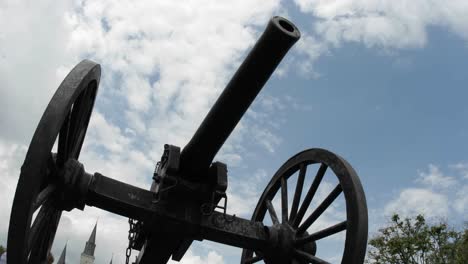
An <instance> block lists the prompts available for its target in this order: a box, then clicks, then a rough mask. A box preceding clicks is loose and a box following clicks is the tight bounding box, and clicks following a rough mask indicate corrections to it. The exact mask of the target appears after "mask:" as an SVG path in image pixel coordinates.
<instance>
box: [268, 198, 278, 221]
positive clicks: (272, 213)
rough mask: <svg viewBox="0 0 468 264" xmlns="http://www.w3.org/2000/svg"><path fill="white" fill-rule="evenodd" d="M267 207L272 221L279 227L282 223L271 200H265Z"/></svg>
mask: <svg viewBox="0 0 468 264" xmlns="http://www.w3.org/2000/svg"><path fill="white" fill-rule="evenodd" d="M265 203H266V206H267V208H268V213H270V217H271V221H272V222H273V224H275V225H278V224H279V223H280V222H279V221H278V216H277V215H276V211H275V208H274V207H273V204H272V203H271V201H270V200H265Z"/></svg>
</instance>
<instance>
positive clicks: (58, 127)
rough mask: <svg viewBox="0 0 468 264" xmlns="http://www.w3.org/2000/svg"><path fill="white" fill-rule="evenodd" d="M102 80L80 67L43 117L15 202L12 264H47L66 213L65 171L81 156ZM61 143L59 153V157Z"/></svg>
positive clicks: (91, 67)
mask: <svg viewBox="0 0 468 264" xmlns="http://www.w3.org/2000/svg"><path fill="white" fill-rule="evenodd" d="M100 74H101V70H100V66H99V65H98V64H96V63H94V62H92V61H89V60H84V61H82V62H80V63H79V64H78V65H77V66H75V68H73V70H72V71H71V72H70V73H69V74H68V75H67V77H65V79H64V81H63V82H62V83H61V84H60V86H59V88H58V89H57V91H56V92H55V94H54V96H53V97H52V99H51V101H50V102H49V105H48V106H47V108H46V110H45V111H44V114H43V115H42V118H41V120H40V122H39V124H38V126H37V128H36V131H35V133H34V135H33V138H32V140H31V143H30V145H29V149H28V152H27V154H26V158H25V160H24V163H23V165H22V167H21V173H20V177H19V180H18V185H17V187H16V192H15V197H14V200H13V206H12V211H11V216H10V226H9V230H8V260H9V262H11V263H41V262H42V261H44V260H45V259H46V258H47V254H48V253H49V251H50V248H51V246H52V243H53V240H54V237H55V232H56V230H57V227H58V224H59V221H60V216H61V213H62V210H61V206H60V204H59V203H58V201H57V200H59V199H57V198H58V196H57V195H58V194H59V192H60V190H59V189H60V187H58V186H59V185H60V175H59V174H60V169H61V168H62V167H63V165H64V164H65V162H66V161H67V160H68V159H78V157H79V155H80V151H81V147H82V145H83V141H84V136H85V134H86V130H87V127H88V123H89V119H90V116H91V113H92V109H93V106H94V101H95V98H96V93H97V89H98V87H99V80H100ZM57 138H58V148H57V153H56V154H53V153H52V152H51V151H52V149H53V147H54V143H55V141H56V140H57ZM52 197H53V199H51V198H52ZM34 215H36V217H35V218H34V221H33V216H34Z"/></svg>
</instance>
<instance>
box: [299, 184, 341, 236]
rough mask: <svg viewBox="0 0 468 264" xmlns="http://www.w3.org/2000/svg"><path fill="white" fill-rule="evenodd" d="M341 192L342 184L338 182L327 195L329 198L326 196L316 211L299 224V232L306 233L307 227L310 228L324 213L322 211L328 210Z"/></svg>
mask: <svg viewBox="0 0 468 264" xmlns="http://www.w3.org/2000/svg"><path fill="white" fill-rule="evenodd" d="M341 192H342V188H341V185H340V184H338V185H337V186H336V187H335V189H333V191H332V192H331V193H330V194H329V195H328V196H327V198H325V200H323V202H322V203H321V204H320V205H319V206H318V207H317V209H315V211H314V212H313V213H312V214H311V215H310V216H309V217H308V218H307V219H306V220H305V221H304V223H303V224H302V225H301V226H299V228H298V229H297V233H298V234H301V233H304V232H305V231H306V230H307V228H309V227H310V226H311V225H312V224H313V223H314V222H315V220H317V218H319V217H320V215H322V213H323V212H325V210H327V208H328V207H329V206H330V205H331V204H332V203H333V201H335V199H336V198H337V197H338V195H340V193H341Z"/></svg>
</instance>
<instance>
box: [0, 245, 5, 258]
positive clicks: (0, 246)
mask: <svg viewBox="0 0 468 264" xmlns="http://www.w3.org/2000/svg"><path fill="white" fill-rule="evenodd" d="M5 251H6V250H5V248H4V247H3V246H2V245H0V256H1V255H3V253H5Z"/></svg>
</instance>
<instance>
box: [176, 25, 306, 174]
mask: <svg viewBox="0 0 468 264" xmlns="http://www.w3.org/2000/svg"><path fill="white" fill-rule="evenodd" d="M299 38H300V32H299V30H298V29H297V28H296V26H295V25H294V24H292V23H291V22H290V21H288V20H286V19H284V18H282V17H278V16H275V17H273V18H271V20H270V21H269V23H268V26H267V28H266V29H265V31H264V32H263V34H262V36H261V37H260V39H259V40H258V41H257V43H256V44H255V46H254V47H253V48H252V50H251V51H250V53H249V54H248V55H247V57H246V58H245V60H244V62H243V63H242V64H241V65H240V67H239V69H238V70H237V72H236V73H235V74H234V76H233V77H232V79H231V80H230V81H229V83H228V84H227V86H226V88H225V89H224V91H223V92H222V94H221V95H220V97H219V98H218V100H217V101H216V103H215V104H214V106H213V107H212V108H211V109H210V111H209V113H208V114H207V116H206V117H205V119H204V120H203V122H202V123H201V125H200V127H198V129H197V131H196V132H195V134H194V136H193V137H192V139H191V140H190V141H189V143H188V144H187V145H186V146H185V147H184V149H183V150H182V153H181V157H180V169H181V171H183V172H184V175H185V174H187V175H188V176H189V177H197V175H200V176H201V174H203V173H204V172H205V171H206V170H207V169H208V168H209V166H210V165H211V163H212V162H213V159H214V157H215V155H216V153H218V151H219V149H220V148H221V147H222V146H223V144H224V142H225V141H226V139H227V138H228V137H229V135H230V134H231V132H232V131H233V130H234V128H235V127H236V125H237V123H239V121H240V119H241V118H242V116H243V115H244V114H245V112H246V111H247V109H248V108H249V106H250V105H251V104H252V102H253V101H254V100H255V97H256V96H257V95H258V93H259V92H260V90H261V89H262V87H263V86H264V84H265V83H266V82H267V81H268V79H269V78H270V76H271V74H272V73H273V71H274V70H275V68H276V67H277V66H278V64H279V63H280V62H281V60H282V59H283V57H284V56H285V55H286V53H287V52H288V50H289V49H290V48H291V47H292V45H293V44H294V43H295V42H296V41H297V40H298V39H299Z"/></svg>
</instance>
